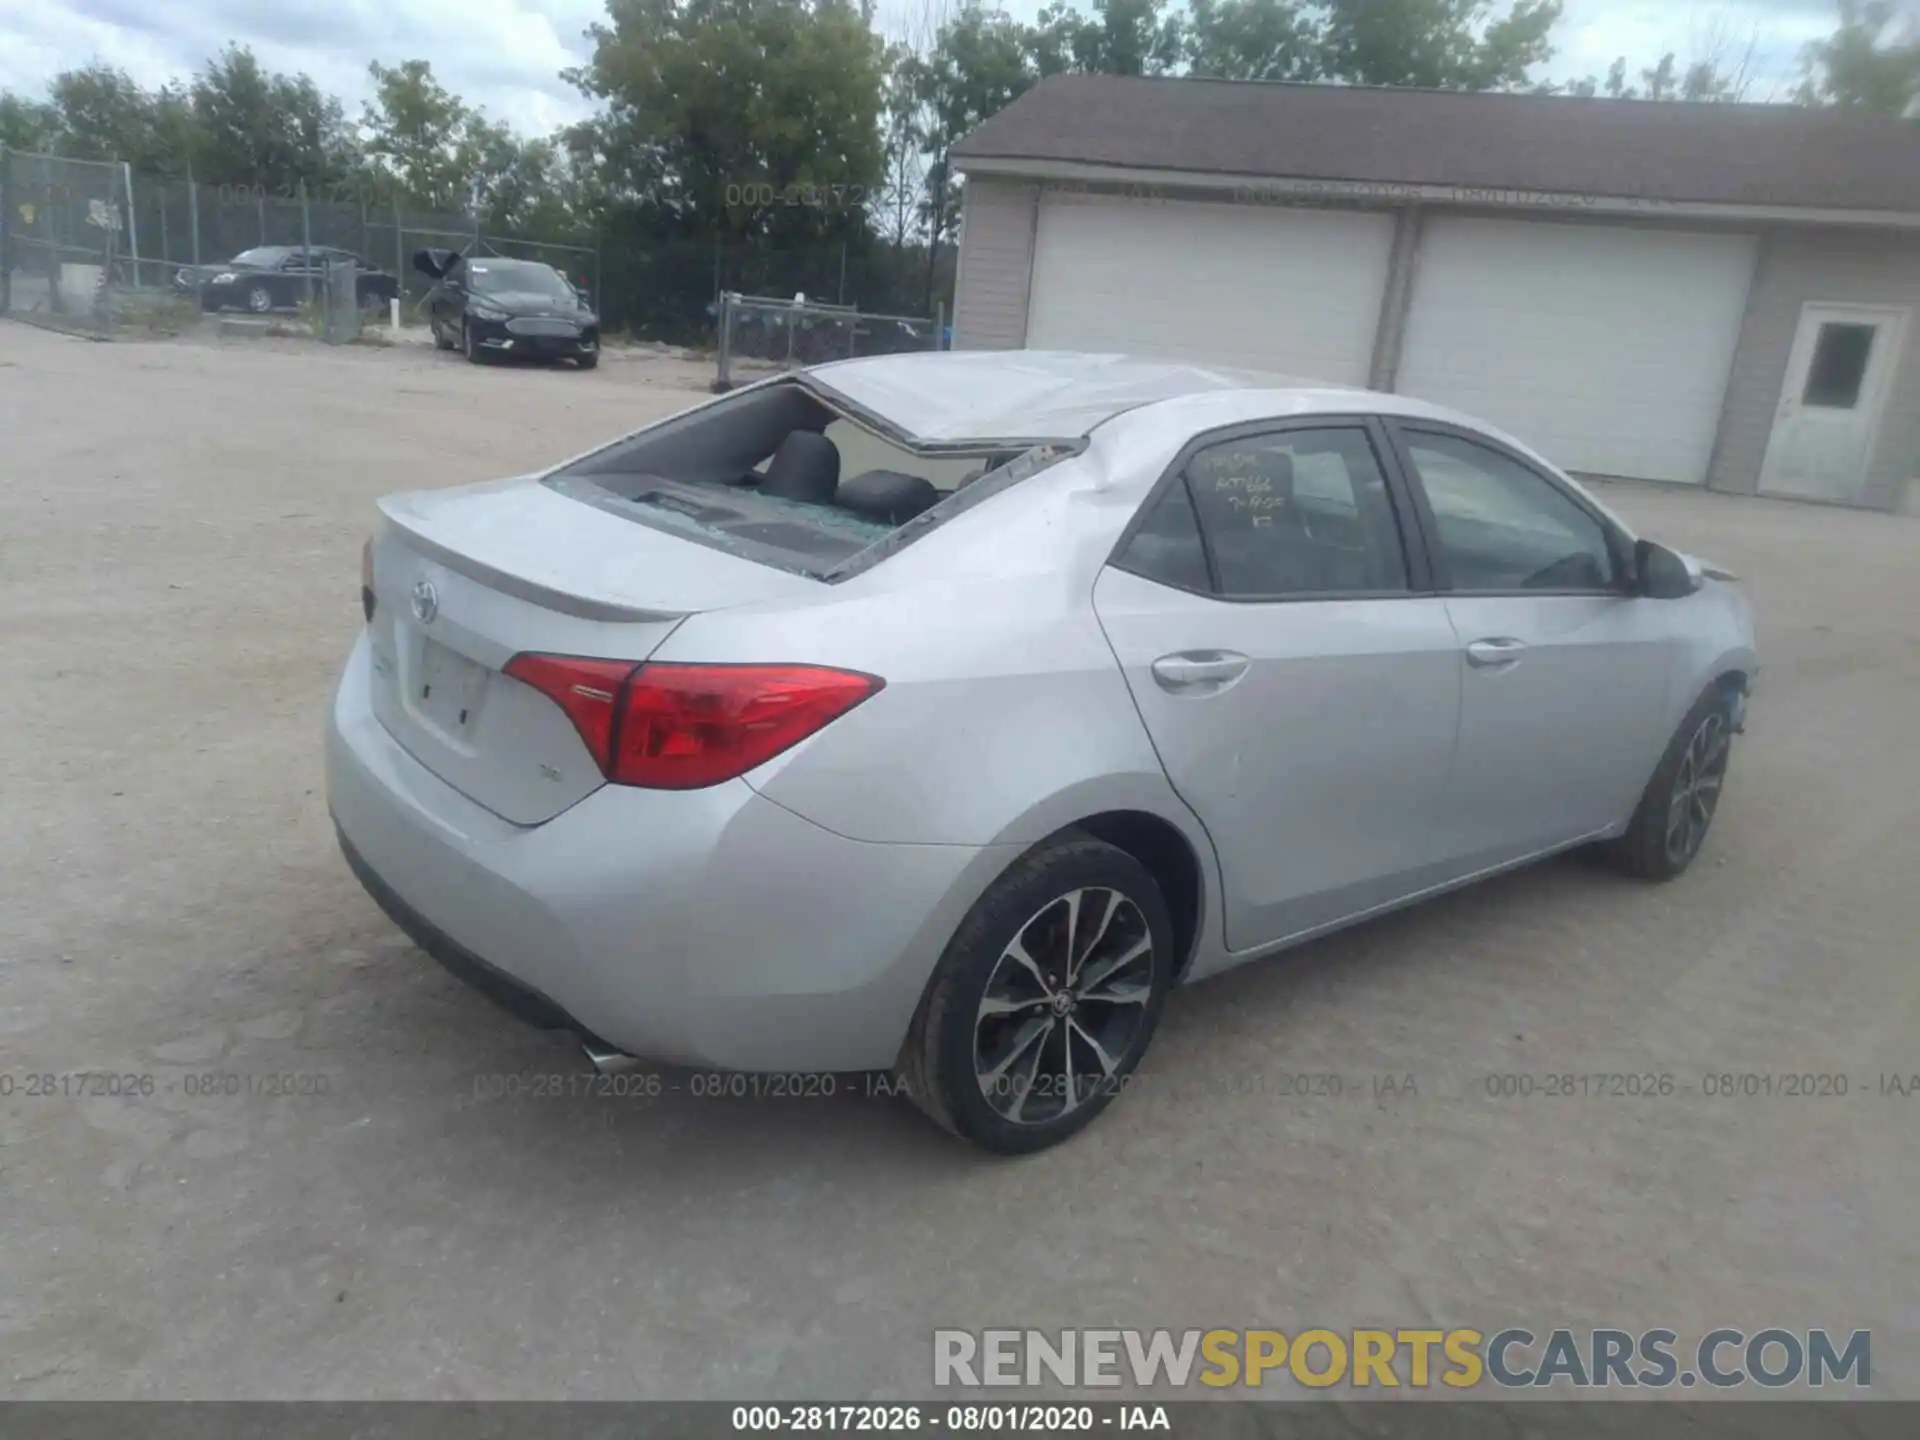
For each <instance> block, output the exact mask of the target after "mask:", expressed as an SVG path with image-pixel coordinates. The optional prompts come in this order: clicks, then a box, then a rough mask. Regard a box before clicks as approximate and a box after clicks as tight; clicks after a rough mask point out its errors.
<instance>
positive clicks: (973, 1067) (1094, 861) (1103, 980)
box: [899, 831, 1174, 1155]
mask: <svg viewBox="0 0 1920 1440" xmlns="http://www.w3.org/2000/svg"><path fill="white" fill-rule="evenodd" d="M1173 971H1174V953H1173V922H1172V920H1171V918H1170V917H1169V915H1168V911H1167V904H1166V900H1165V898H1164V897H1163V896H1162V895H1161V893H1160V887H1159V885H1158V884H1156V883H1155V881H1154V878H1153V876H1152V875H1151V874H1149V873H1148V871H1147V869H1146V867H1145V866H1143V865H1142V864H1141V863H1140V862H1139V861H1138V860H1136V859H1134V858H1133V856H1131V855H1129V854H1127V853H1126V851H1124V850H1120V849H1118V848H1116V847H1114V846H1112V845H1109V844H1107V843H1105V842H1104V841H1101V840H1096V839H1094V838H1093V837H1092V836H1090V835H1085V834H1081V833H1080V832H1078V831H1066V832H1064V833H1063V834H1061V835H1060V836H1058V837H1056V838H1055V839H1053V840H1051V841H1048V842H1046V843H1045V844H1043V845H1041V846H1040V847H1039V848H1037V849H1035V850H1032V851H1029V852H1028V853H1027V854H1026V855H1024V856H1022V857H1021V858H1020V859H1019V860H1017V861H1015V862H1014V864H1013V866H1012V867H1011V868H1010V869H1009V870H1008V871H1007V872H1006V873H1005V874H1004V875H1002V876H1001V877H1000V878H999V879H998V880H997V881H995V882H994V884H993V885H992V887H991V888H990V889H988V891H987V893H986V894H985V895H983V896H982V897H981V898H980V899H979V901H978V902H977V903H976V904H975V905H974V907H973V909H972V910H971V911H969V912H968V914H967V918H966V919H965V920H964V921H962V922H961V925H960V928H959V930H958V931H957V932H956V933H955V935H954V937H953V939H952V941H950V942H949V943H948V945H947V949H946V952H945V954H943V955H942V956H941V959H940V964H939V966H938V968H937V969H936V970H935V972H934V978H933V983H932V986H931V987H930V989H929V990H928V993H927V997H926V1000H925V1001H924V1002H923V1003H922V1005H921V1008H920V1012H919V1013H918V1014H917V1015H916V1016H915V1017H914V1024H913V1028H912V1030H911V1032H910V1033H909V1035H908V1039H907V1044H906V1046H905V1048H904V1049H903V1051H902V1053H901V1059H900V1067H899V1069H900V1074H901V1077H902V1079H904V1080H905V1082H906V1088H907V1092H908V1094H909V1095H911V1096H912V1098H913V1101H914V1103H915V1104H916V1105H918V1106H919V1107H920V1109H921V1110H923V1111H925V1112H926V1114H927V1115H928V1116H929V1117H931V1118H932V1119H933V1120H934V1121H936V1122H937V1123H938V1124H940V1125H942V1126H944V1127H945V1128H946V1129H948V1130H951V1131H952V1132H953V1133H954V1134H956V1135H959V1136H960V1137H962V1138H963V1139H966V1140H970V1141H972V1142H973V1143H974V1144H975V1145H978V1146H980V1147H981V1148H982V1149H985V1150H991V1151H994V1152H996V1153H998V1154H1003V1155H1017V1154H1024V1153H1027V1152H1030V1151H1034V1150H1044V1149H1046V1148H1047V1147H1048V1146H1050V1145H1057V1144H1059V1143H1060V1142H1061V1141H1062V1140H1065V1139H1067V1138H1068V1137H1069V1136H1071V1135H1073V1134H1075V1133H1076V1132H1077V1131H1079V1130H1081V1129H1082V1128H1084V1127H1085V1126H1086V1125H1087V1124H1089V1123H1090V1122H1091V1121H1092V1120H1093V1119H1094V1117H1095V1116H1097V1115H1098V1114H1099V1113H1100V1112H1101V1111H1102V1110H1104V1109H1105V1108H1106V1107H1107V1106H1108V1105H1109V1104H1111V1103H1112V1101H1113V1098H1114V1096H1116V1095H1117V1094H1119V1093H1120V1092H1121V1090H1123V1089H1124V1088H1125V1087H1126V1084H1127V1082H1128V1080H1129V1078H1130V1077H1131V1076H1132V1074H1133V1072H1134V1069H1135V1067H1137V1066H1138V1065H1139V1063H1140V1059H1141V1057H1142V1056H1143V1055H1145V1054H1146V1050H1147V1045H1148V1043H1149V1042H1150V1041H1151V1040H1152V1038H1153V1031H1154V1027H1155V1026H1156V1025H1157V1024H1158V1022H1159V1018H1160V1008H1161V1005H1162V1004H1163V1002H1164V1001H1165V999H1166V992H1167V990H1168V988H1169V987H1170V986H1171V984H1172V979H1173Z"/></svg>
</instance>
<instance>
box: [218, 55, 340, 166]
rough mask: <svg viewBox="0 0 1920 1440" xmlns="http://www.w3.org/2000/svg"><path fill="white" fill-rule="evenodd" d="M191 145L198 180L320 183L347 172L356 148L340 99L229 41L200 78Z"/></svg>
mask: <svg viewBox="0 0 1920 1440" xmlns="http://www.w3.org/2000/svg"><path fill="white" fill-rule="evenodd" d="M189 94H190V98H191V104H192V109H193V126H194V129H193V134H192V139H191V148H192V151H193V156H194V173H195V175H196V176H197V178H199V179H201V180H205V181H209V182H212V183H214V184H230V185H264V186H267V187H269V188H277V189H287V190H291V189H293V188H294V187H296V186H299V185H301V184H305V185H307V186H308V187H309V188H318V187H321V186H324V185H327V184H330V183H332V182H334V181H336V180H339V179H342V178H344V177H345V176H346V175H347V174H348V173H350V172H351V170H352V169H353V167H354V165H355V163H356V160H357V146H356V144H355V141H354V137H353V135H352V132H351V131H350V130H349V129H348V126H347V121H346V114H345V111H344V109H343V107H342V106H341V104H340V102H339V100H337V99H335V98H334V97H333V96H331V95H327V94H324V93H323V92H322V91H321V89H320V87H319V86H318V85H316V84H314V82H313V80H312V79H311V78H310V77H309V76H306V75H278V74H270V73H268V72H267V71H266V70H265V69H263V68H262V67H261V64H260V62H259V60H258V59H257V58H255V56H254V53H253V51H251V50H249V49H247V48H246V47H245V46H243V45H229V46H228V47H227V48H226V49H225V50H223V51H221V52H220V54H218V55H216V56H214V57H213V58H212V59H211V60H209V61H208V62H207V66H206V69H204V70H202V71H201V72H200V73H199V74H198V75H197V76H195V77H194V80H193V85H192V87H191V90H190V92H189Z"/></svg>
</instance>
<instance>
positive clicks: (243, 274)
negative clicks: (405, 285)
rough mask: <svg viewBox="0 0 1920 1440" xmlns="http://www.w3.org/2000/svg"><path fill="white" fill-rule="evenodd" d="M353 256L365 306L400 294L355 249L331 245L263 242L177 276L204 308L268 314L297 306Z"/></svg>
mask: <svg viewBox="0 0 1920 1440" xmlns="http://www.w3.org/2000/svg"><path fill="white" fill-rule="evenodd" d="M346 260H350V261H352V262H353V264H354V265H355V267H356V268H358V270H359V271H360V273H359V274H358V275H357V276H355V277H354V288H355V290H356V291H357V292H358V293H359V297H360V304H361V305H362V306H366V307H372V306H383V305H385V304H386V303H387V302H388V301H389V300H392V299H394V298H395V297H396V296H398V295H399V293H400V281H399V279H398V278H397V277H396V276H394V275H392V274H390V273H389V272H387V271H385V270H382V269H380V268H379V267H378V266H376V265H369V264H368V263H367V261H366V260H365V259H364V258H362V257H361V256H359V255H356V254H354V253H353V252H352V251H351V250H340V249H337V248H335V247H333V246H331V245H315V246H312V247H311V248H309V247H306V246H301V245H259V246H255V247H254V248H253V249H251V250H242V251H241V252H240V253H239V254H238V255H236V256H234V257H233V258H232V259H231V260H228V261H225V262H223V263H221V264H218V265H202V266H199V267H198V268H197V269H196V268H195V267H194V266H192V265H183V266H181V267H180V269H178V270H176V271H175V272H174V275H173V286H174V289H176V290H179V291H182V292H184V293H186V294H198V295H199V297H200V308H201V309H203V310H250V311H252V312H253V313H254V314H256V315H266V314H269V313H271V312H272V311H275V310H293V309H296V308H298V307H299V305H300V304H301V303H302V302H303V301H305V300H306V298H307V293H308V282H309V281H310V280H311V282H312V285H313V288H314V289H315V290H316V291H317V290H318V289H319V287H320V285H321V284H322V283H323V282H324V279H325V277H326V274H327V271H328V270H329V268H331V267H332V266H333V265H335V264H338V263H339V262H341V261H346Z"/></svg>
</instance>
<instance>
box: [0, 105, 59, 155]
mask: <svg viewBox="0 0 1920 1440" xmlns="http://www.w3.org/2000/svg"><path fill="white" fill-rule="evenodd" d="M58 134H59V126H58V123H57V121H56V119H55V116H54V113H53V110H52V108H51V107H50V106H48V105H47V104H46V103H45V102H44V101H40V100H29V99H27V98H26V97H25V96H23V95H15V94H12V93H11V92H8V91H0V145H4V146H6V147H8V148H9V149H13V150H51V149H52V148H53V147H54V144H55V142H56V140H57V137H58Z"/></svg>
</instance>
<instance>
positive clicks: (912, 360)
mask: <svg viewBox="0 0 1920 1440" xmlns="http://www.w3.org/2000/svg"><path fill="white" fill-rule="evenodd" d="M805 380H806V382H807V383H808V384H810V385H813V386H816V387H818V388H819V389H821V390H823V391H826V392H828V393H829V394H830V395H832V396H837V397H839V398H841V399H843V400H845V401H847V402H849V403H850V404H851V405H853V406H854V407H857V408H858V409H860V410H864V411H867V412H868V413H870V414H872V415H875V416H878V417H880V418H881V419H883V420H885V421H887V422H888V423H889V424H890V425H891V426H892V427H894V428H897V429H898V430H899V431H901V432H902V433H903V434H905V435H908V436H911V437H913V438H915V439H917V440H920V441H923V442H930V443H935V444H941V443H963V442H969V441H981V440H986V439H989V438H992V439H1019V440H1031V441H1042V440H1077V439H1080V438H1081V437H1083V436H1085V435H1087V434H1088V433H1090V432H1091V431H1092V430H1093V429H1094V428H1095V427H1096V426H1098V425H1100V424H1102V423H1103V422H1105V421H1107V420H1111V419H1112V418H1113V417H1114V416H1116V415H1119V414H1121V413H1123V412H1125V411H1128V410H1134V409H1138V408H1139V407H1140V406H1142V405H1151V404H1154V403H1156V402H1158V401H1162V400H1173V399H1177V398H1179V397H1181V396H1184V395H1195V394H1200V393H1203V392H1207V391H1217V390H1297V389H1310V390H1339V389H1343V388H1345V387H1342V386H1337V385H1330V384H1328V383H1327V382H1325V381H1319V380H1302V379H1299V378H1296V377H1291V376H1285V375H1272V374H1263V373H1261V372H1260V371H1257V370H1235V369H1228V368H1225V367H1221V366H1211V365H1196V364H1192V363H1189V362H1185V361H1178V360H1145V359H1138V358H1135V357H1133V356H1128V355H1083V354H1076V353H1073V352H1070V351H1045V350H998V351H995V350H973V351H951V350H946V351H933V352H928V353H925V354H917V355H880V356H874V357H872V358H870V359H863V360H838V361H835V362H833V363H831V364H827V365H819V366H815V367H813V368H812V369H810V370H808V371H807V372H805Z"/></svg>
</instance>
